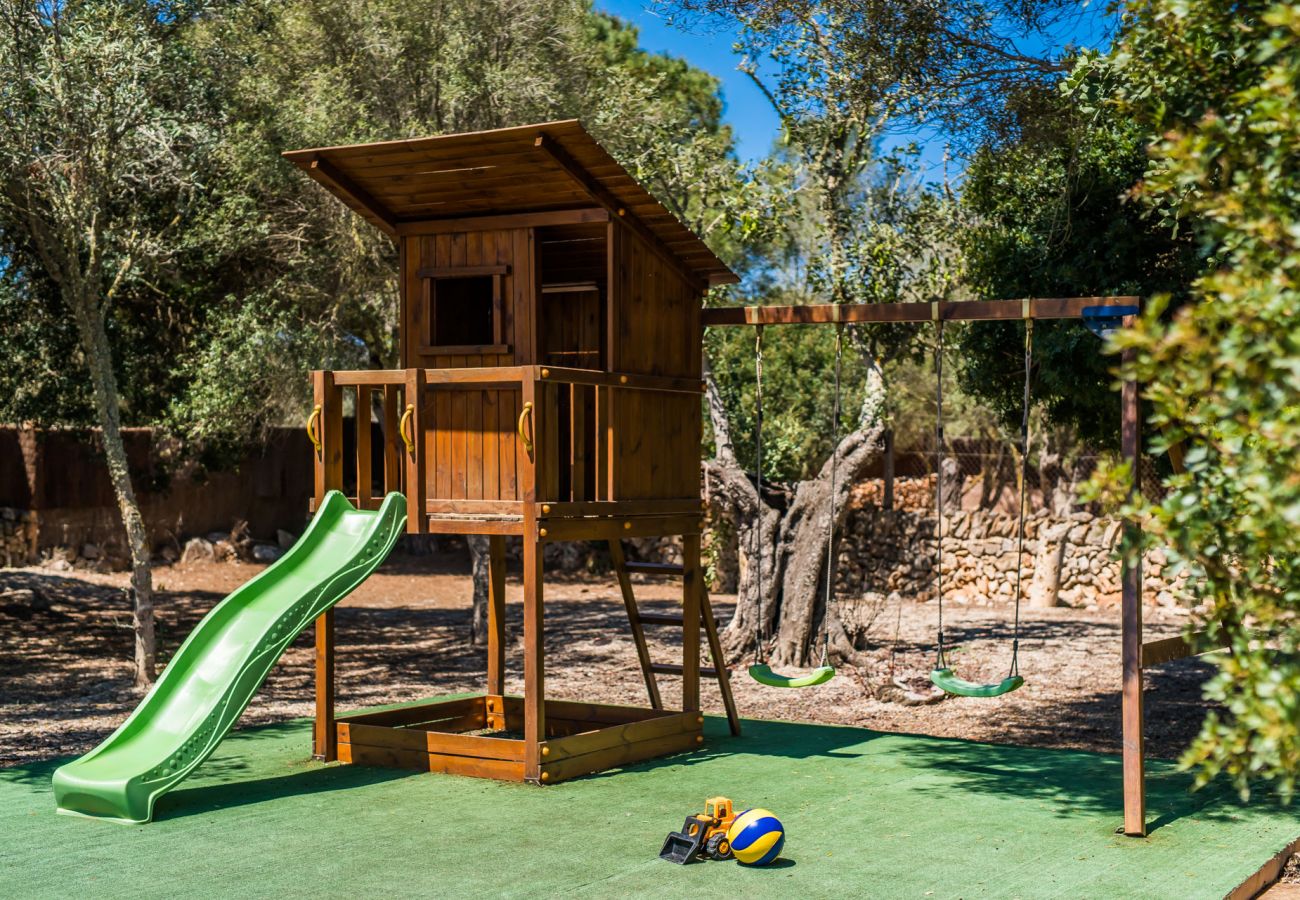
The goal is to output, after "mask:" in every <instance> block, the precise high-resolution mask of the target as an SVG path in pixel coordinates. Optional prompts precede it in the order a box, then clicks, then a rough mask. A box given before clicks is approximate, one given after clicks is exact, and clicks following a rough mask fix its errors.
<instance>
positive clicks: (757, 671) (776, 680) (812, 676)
mask: <svg viewBox="0 0 1300 900" xmlns="http://www.w3.org/2000/svg"><path fill="white" fill-rule="evenodd" d="M749 677H750V678H752V679H754V680H755V681H757V682H758V683H759V684H765V685H767V686H768V687H778V688H803V687H812V686H813V685H815V684H825V683H826V682H828V681H830V680H831V679H832V678H834V677H835V668H834V667H833V666H818V667H817V668H816V669H813V670H812V671H811V672H809V673H808V674H807V675H778V674H777V673H776V672H773V671H772V667H771V666H768V665H754V666H750V667H749Z"/></svg>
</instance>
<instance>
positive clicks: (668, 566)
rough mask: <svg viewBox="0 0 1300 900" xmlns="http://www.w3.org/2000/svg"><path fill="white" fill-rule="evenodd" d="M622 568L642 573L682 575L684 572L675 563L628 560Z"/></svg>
mask: <svg viewBox="0 0 1300 900" xmlns="http://www.w3.org/2000/svg"><path fill="white" fill-rule="evenodd" d="M623 568H624V569H626V570H627V571H628V572H640V573H641V574H642V575H682V574H685V572H686V570H685V569H684V568H682V567H681V566H679V565H678V564H677V563H657V562H628V563H624V564H623Z"/></svg>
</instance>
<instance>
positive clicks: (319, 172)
mask: <svg viewBox="0 0 1300 900" xmlns="http://www.w3.org/2000/svg"><path fill="white" fill-rule="evenodd" d="M307 174H308V175H310V176H311V177H312V178H314V179H316V180H317V181H319V182H320V183H321V184H323V185H325V187H327V188H329V190H330V191H331V192H332V193H334V194H335V195H337V196H339V197H341V198H343V200H344V201H346V202H349V203H351V204H353V205H356V206H359V207H361V208H362V209H363V210H364V211H365V212H366V213H368V214H369V215H370V216H373V217H374V218H375V219H376V220H377V221H376V222H375V224H376V225H377V226H378V228H379V230H380V231H382V232H384V234H386V235H388V236H389V237H397V218H396V216H394V215H393V214H392V213H391V212H389V210H388V208H387V207H386V206H384V205H383V204H382V203H380V202H379V201H378V200H376V199H375V198H374V197H373V196H372V195H371V194H370V192H369V191H367V190H366V189H365V188H363V187H361V186H360V185H359V184H356V183H354V182H353V181H352V179H351V178H349V177H348V176H347V175H345V174H344V173H343V171H342V170H341V169H339V168H338V166H336V165H334V163H332V162H330V161H329V160H328V159H326V158H325V157H323V156H314V157H312V161H311V162H310V163H309V164H308V165H307Z"/></svg>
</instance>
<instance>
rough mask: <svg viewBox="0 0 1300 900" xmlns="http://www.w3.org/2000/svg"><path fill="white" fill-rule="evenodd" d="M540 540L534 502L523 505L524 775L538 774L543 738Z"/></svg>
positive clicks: (532, 776)
mask: <svg viewBox="0 0 1300 900" xmlns="http://www.w3.org/2000/svg"><path fill="white" fill-rule="evenodd" d="M543 575H544V572H543V566H542V543H541V542H540V541H539V540H538V538H537V512H536V505H535V504H532V503H529V504H526V505H525V507H524V778H526V779H529V780H533V781H536V780H539V779H540V777H541V762H542V756H541V742H542V741H544V740H546V679H545V646H544V640H545V635H544V629H545V623H544V620H543V614H542V579H543Z"/></svg>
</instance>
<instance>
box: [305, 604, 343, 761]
mask: <svg viewBox="0 0 1300 900" xmlns="http://www.w3.org/2000/svg"><path fill="white" fill-rule="evenodd" d="M338 747H339V745H338V728H337V727H336V726H335V723H334V610H333V609H332V608H331V609H327V610H325V612H323V613H321V614H320V615H319V616H317V618H316V723H315V727H314V729H313V731H312V749H311V753H312V756H314V757H315V758H316V759H320V760H324V761H325V762H333V761H334V760H336V759H338V758H339V751H338Z"/></svg>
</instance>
